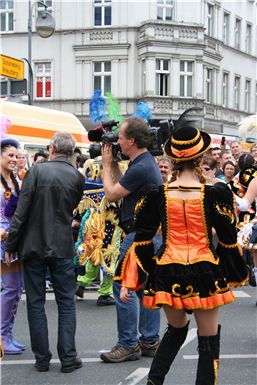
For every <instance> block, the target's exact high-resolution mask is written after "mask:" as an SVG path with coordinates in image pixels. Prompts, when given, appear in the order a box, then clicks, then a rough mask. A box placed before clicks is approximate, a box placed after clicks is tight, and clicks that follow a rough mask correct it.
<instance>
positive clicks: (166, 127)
mask: <svg viewBox="0 0 257 385" xmlns="http://www.w3.org/2000/svg"><path fill="white" fill-rule="evenodd" d="M118 124H119V122H117V121H115V120H107V121H104V122H102V124H101V125H100V126H98V127H96V128H95V129H94V130H91V131H89V132H88V139H89V140H90V141H91V142H97V143H94V144H91V145H90V146H89V155H90V158H91V159H94V158H96V157H98V156H100V155H101V153H102V145H104V144H105V143H111V144H112V154H113V156H114V158H116V159H118V160H122V159H127V158H126V157H125V156H124V155H122V154H121V149H120V146H119V144H117V141H118V139H119V136H118V134H117V133H116V132H113V131H112V128H113V127H117V125H118ZM157 125H158V126H157ZM149 128H150V141H149V145H148V147H147V149H148V151H149V152H150V153H151V154H152V155H153V156H160V155H163V149H162V147H163V144H164V143H165V142H166V140H168V139H169V138H170V136H171V134H172V130H173V123H172V122H169V121H168V120H160V121H153V120H152V121H151V122H150V124H149Z"/></svg>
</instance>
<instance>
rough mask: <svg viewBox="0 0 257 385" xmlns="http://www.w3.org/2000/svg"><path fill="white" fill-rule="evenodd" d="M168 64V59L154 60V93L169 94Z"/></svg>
mask: <svg viewBox="0 0 257 385" xmlns="http://www.w3.org/2000/svg"><path fill="white" fill-rule="evenodd" d="M169 64H170V63H169V60H160V59H157V60H156V66H155V95H159V96H168V94H169V74H170V68H169Z"/></svg>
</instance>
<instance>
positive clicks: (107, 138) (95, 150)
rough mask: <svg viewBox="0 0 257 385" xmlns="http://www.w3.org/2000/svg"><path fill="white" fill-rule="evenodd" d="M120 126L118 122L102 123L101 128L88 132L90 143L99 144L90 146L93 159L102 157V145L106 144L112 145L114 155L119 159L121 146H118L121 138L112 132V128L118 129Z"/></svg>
mask: <svg viewBox="0 0 257 385" xmlns="http://www.w3.org/2000/svg"><path fill="white" fill-rule="evenodd" d="M118 124H119V122H117V121H116V120H106V121H104V122H102V124H101V125H100V126H98V127H96V128H95V129H94V130H91V131H89V132H88V139H89V140H90V142H97V143H93V144H91V145H90V146H89V155H90V158H91V159H94V158H96V157H98V156H100V155H101V153H102V145H104V144H105V143H111V144H112V154H113V156H114V157H115V158H117V157H118V155H119V153H120V146H119V145H118V144H117V141H118V139H119V136H118V134H117V133H115V132H113V131H112V128H113V127H117V125H118Z"/></svg>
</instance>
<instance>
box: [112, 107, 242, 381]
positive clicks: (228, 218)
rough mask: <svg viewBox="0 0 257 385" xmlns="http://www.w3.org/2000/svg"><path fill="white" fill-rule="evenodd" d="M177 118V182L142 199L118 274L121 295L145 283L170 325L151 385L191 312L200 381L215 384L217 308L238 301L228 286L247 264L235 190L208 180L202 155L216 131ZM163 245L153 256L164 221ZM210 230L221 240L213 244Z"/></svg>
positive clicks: (148, 299)
mask: <svg viewBox="0 0 257 385" xmlns="http://www.w3.org/2000/svg"><path fill="white" fill-rule="evenodd" d="M189 111H190V110H188V111H186V112H185V113H184V114H182V115H181V117H180V119H179V120H178V121H177V124H176V126H175V130H174V132H173V136H172V137H171V138H170V139H169V140H168V141H167V142H166V143H165V146H164V149H165V153H166V155H167V156H168V157H169V158H170V159H171V160H172V162H173V173H172V179H171V183H170V184H169V185H168V187H167V188H165V187H162V188H159V189H152V191H151V192H150V193H148V194H146V195H145V197H143V198H142V199H141V200H139V201H138V203H137V206H136V213H135V226H136V235H135V240H134V243H133V245H132V247H131V248H130V249H129V250H128V252H127V255H126V256H125V260H124V261H123V263H122V264H121V265H118V268H117V270H116V275H115V279H116V280H120V281H121V283H122V290H121V295H120V298H121V300H122V301H124V302H126V301H129V300H130V290H136V289H137V288H138V287H140V286H142V285H144V304H145V306H149V307H151V308H158V307H161V306H162V307H163V309H164V312H165V315H166V318H167V321H168V328H167V330H166V332H165V334H164V336H163V339H162V341H161V343H160V346H159V348H158V349H157V351H156V354H155V356H154V359H153V362H152V365H151V368H150V372H149V376H148V381H147V384H148V385H161V384H163V382H164V379H165V376H166V374H167V373H168V371H169V369H170V366H171V364H172V362H173V360H174V358H175V357H176V355H177V353H178V351H179V349H180V347H181V346H182V344H183V342H184V341H185V339H186V336H187V332H188V326H189V322H188V319H187V312H193V313H194V317H195V319H196V323H197V328H198V352H199V360H198V367H197V375H196V382H195V384H196V385H214V384H217V375H218V367H219V350H220V330H221V326H220V325H219V316H218V307H219V306H222V305H226V304H228V303H231V302H233V301H234V295H233V292H232V291H231V290H230V286H239V285H243V284H244V283H245V282H246V281H247V268H246V265H245V262H244V260H243V258H242V255H241V249H240V246H239V245H238V244H237V232H236V218H237V216H236V212H235V209H234V200H233V194H232V192H231V190H230V189H229V187H228V186H227V185H226V184H224V183H217V184H215V185H213V186H210V185H205V184H204V178H203V175H202V171H201V168H200V162H201V156H202V155H203V154H204V153H205V152H206V151H207V150H208V149H209V147H210V144H211V138H210V136H209V135H208V134H207V133H205V132H203V131H199V130H198V129H197V128H195V125H194V123H193V122H192V121H187V120H186V115H187V114H186V113H187V112H189ZM160 223H161V226H162V235H163V244H162V246H161V247H160V249H159V250H158V252H157V255H155V256H154V252H153V243H152V237H153V235H154V234H155V232H156V230H157V228H158V227H159V224H160ZM212 227H214V228H215V230H216V232H217V235H218V237H219V243H218V245H217V247H216V249H214V247H213V244H212Z"/></svg>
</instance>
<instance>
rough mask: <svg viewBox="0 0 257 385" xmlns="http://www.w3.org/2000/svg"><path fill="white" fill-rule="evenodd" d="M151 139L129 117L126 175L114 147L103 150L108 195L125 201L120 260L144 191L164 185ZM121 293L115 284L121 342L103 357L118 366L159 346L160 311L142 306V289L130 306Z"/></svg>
mask: <svg viewBox="0 0 257 385" xmlns="http://www.w3.org/2000/svg"><path fill="white" fill-rule="evenodd" d="M149 140H150V129H149V127H148V125H147V124H146V123H145V122H144V121H143V120H142V119H138V118H129V119H127V120H126V121H125V122H124V123H123V124H122V125H121V127H120V131H119V140H118V144H119V145H120V148H121V152H122V154H123V155H125V156H127V157H128V158H129V160H130V163H129V166H128V169H127V171H126V172H125V174H124V175H123V176H122V173H121V171H120V169H119V165H118V163H117V162H115V160H114V157H113V151H112V144H110V143H106V144H104V146H103V150H102V163H103V174H104V175H103V185H104V191H105V196H106V198H107V199H108V200H109V201H110V202H117V201H119V200H121V199H123V202H122V206H121V216H120V220H121V227H122V228H123V229H124V231H125V233H126V237H125V238H124V240H123V242H122V244H121V247H120V257H119V259H120V260H122V259H123V258H124V257H125V254H126V252H127V250H128V249H129V247H130V246H131V245H132V243H133V240H134V236H135V231H134V223H133V218H134V209H135V205H136V203H137V201H138V199H139V198H140V196H141V193H142V190H143V188H145V187H146V186H147V185H155V186H161V185H162V178H161V174H160V170H159V168H158V165H157V163H156V161H155V159H154V158H153V156H152V155H151V154H150V152H149V151H148V150H147V146H148V145H149ZM154 243H155V247H156V248H158V247H159V246H160V244H161V236H160V235H159V234H156V235H155V237H154ZM120 290H121V285H120V284H119V283H118V282H114V284H113V291H114V297H115V304H116V308H117V325H118V342H117V344H116V346H115V347H114V348H113V349H112V350H111V351H110V352H107V353H102V354H101V356H100V357H101V359H102V360H103V361H105V362H112V363H118V362H124V361H132V360H137V359H139V357H140V356H141V354H142V355H146V356H153V355H154V353H155V350H156V349H157V347H158V345H159V328H160V313H159V310H150V309H146V308H144V307H143V289H141V290H139V291H137V292H133V291H131V292H130V301H129V302H127V303H124V302H122V301H121V300H120ZM138 300H139V304H140V310H139V333H140V335H141V336H140V338H139V340H138V336H137V325H138V306H137V301H138Z"/></svg>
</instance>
